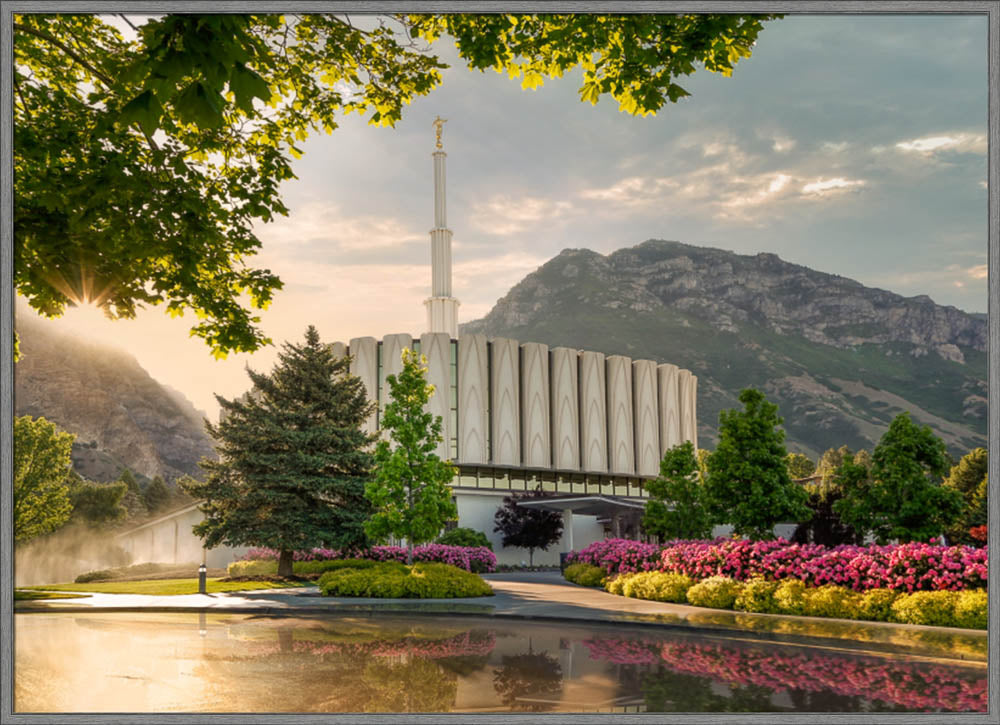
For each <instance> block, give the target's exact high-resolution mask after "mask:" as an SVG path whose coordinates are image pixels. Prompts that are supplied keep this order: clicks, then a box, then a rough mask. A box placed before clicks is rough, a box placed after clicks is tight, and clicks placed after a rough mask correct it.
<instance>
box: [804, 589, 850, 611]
mask: <svg viewBox="0 0 1000 725" xmlns="http://www.w3.org/2000/svg"><path fill="white" fill-rule="evenodd" d="M858 599H859V595H858V593H857V592H854V591H851V590H850V589H848V588H847V587H840V586H837V585H836V584H825V585H823V586H821V587H817V588H815V589H807V590H806V592H805V613H806V614H808V615H809V616H811V617H838V618H840V619H853V618H854V614H855V612H856V611H857V609H858Z"/></svg>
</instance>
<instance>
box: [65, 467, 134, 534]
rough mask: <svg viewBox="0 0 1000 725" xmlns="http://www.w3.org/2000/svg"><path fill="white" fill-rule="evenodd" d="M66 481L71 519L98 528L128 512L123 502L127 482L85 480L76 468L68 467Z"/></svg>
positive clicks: (126, 491)
mask: <svg viewBox="0 0 1000 725" xmlns="http://www.w3.org/2000/svg"><path fill="white" fill-rule="evenodd" d="M66 484H67V486H68V487H69V498H70V501H71V502H72V503H73V516H72V520H73V522H74V523H82V524H85V525H87V526H92V527H94V528H101V527H105V526H111V525H114V524H117V523H119V522H121V521H123V520H125V518H126V516H127V515H128V511H127V509H126V508H125V506H124V504H123V501H124V499H125V494H126V493H128V484H127V483H125V482H124V481H117V482H115V483H96V482H94V481H87V480H86V479H84V478H83V477H82V476H80V474H78V473H77V472H76V471H70V473H69V476H67V477H66Z"/></svg>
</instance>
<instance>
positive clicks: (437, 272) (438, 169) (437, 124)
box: [424, 116, 458, 338]
mask: <svg viewBox="0 0 1000 725" xmlns="http://www.w3.org/2000/svg"><path fill="white" fill-rule="evenodd" d="M446 120H447V119H444V118H441V117H440V116H438V117H437V118H435V119H434V121H433V123H432V125H433V126H434V130H435V141H436V143H435V150H434V153H432V154H431V156H432V157H433V159H434V228H433V229H432V230H431V296H430V297H429V298H428V299H427V300H425V301H424V306H425V307H426V308H427V331H428V332H447V333H448V334H449V335H450V336H451V337H453V338H455V337H458V300H456V299H455V298H454V297H452V296H451V230H450V229H448V221H447V205H446V203H445V157H446V156H447V154H446V153H445V152H444V151H443V148H442V145H441V131H442V127H443V125H444V123H445V121H446Z"/></svg>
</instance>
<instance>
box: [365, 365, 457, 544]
mask: <svg viewBox="0 0 1000 725" xmlns="http://www.w3.org/2000/svg"><path fill="white" fill-rule="evenodd" d="M402 356H403V369H402V370H401V371H400V373H399V375H390V376H388V377H387V378H386V382H388V384H389V403H388V404H387V405H386V406H385V410H384V411H383V412H382V430H383V431H384V432H385V433H386V434H387V435H388V440H386V439H383V440H380V441H379V442H378V444H377V445H376V446H375V472H374V476H373V477H372V480H371V481H370V482H369V483H368V485H367V486H366V487H365V496H366V497H367V498H368V500H369V501H370V502H371V505H372V507H373V508H374V510H375V513H374V514H373V515H372V517H371V518H370V519H369V520H368V522H367V523H366V524H365V532H366V533H367V534H368V536H370V537H372V538H373V539H376V540H379V541H383V540H385V539H387V538H388V537H389V536H398V537H405V538H406V546H407V551H406V563H407V564H412V563H413V547H414V545H416V544H422V543H425V542H427V541H433V540H434V539H435V538H436V537H437V536H438V534H440V533H441V529H443V528H444V525H445V524H446V523H448V522H449V521H451V520H453V519H455V518H457V517H458V509H457V508H456V506H455V504H454V502H453V501H452V500H451V487H450V486H449V485H448V484H449V483H451V481H452V479H453V478H454V477H455V473H456V470H455V467H454V466H452V465H451V464H450V463H448V462H447V461H442V460H441V459H440V458H439V457H438V455H437V454H436V453H435V452H434V450H435V449H436V448H437V446H438V444H439V443H440V442H441V440H442V438H441V416H439V415H437V416H436V415H433V414H432V413H429V412H427V410H426V408H427V402H428V401H429V400H430V398H431V395H433V394H434V386H433V385H428V383H427V379H426V372H427V368H426V367H425V366H426V364H427V359H426V358H424V357H421V358H419V360H418V358H417V354H416V353H415V352H413V351H412V350H409V349H405V350H403V354H402Z"/></svg>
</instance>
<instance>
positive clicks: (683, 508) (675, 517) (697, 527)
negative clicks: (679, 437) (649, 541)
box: [642, 441, 713, 541]
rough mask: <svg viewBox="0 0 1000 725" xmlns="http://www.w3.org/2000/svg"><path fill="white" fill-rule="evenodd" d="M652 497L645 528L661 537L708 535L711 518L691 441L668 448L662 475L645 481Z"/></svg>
mask: <svg viewBox="0 0 1000 725" xmlns="http://www.w3.org/2000/svg"><path fill="white" fill-rule="evenodd" d="M646 490H647V491H648V492H649V496H650V498H649V500H648V501H647V502H646V512H645V514H644V515H643V517H642V528H643V529H644V530H645V532H646V533H647V534H651V535H654V536H659V537H660V540H662V541H667V540H670V539H707V538H708V537H710V536H711V535H712V524H713V521H712V518H711V516H709V513H708V509H707V508H706V506H705V496H704V492H703V490H702V483H701V481H700V476H699V474H698V461H697V459H696V458H695V454H694V445H693V444H692V443H691V441H684V442H683V443H681V444H680V445H676V446H674V447H673V448H671V449H670V450H669V451H667V452H666V453H665V454H664V456H663V460H662V461H660V475H659V477H657V478H656V479H654V480H652V481H648V482H647V483H646Z"/></svg>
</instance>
